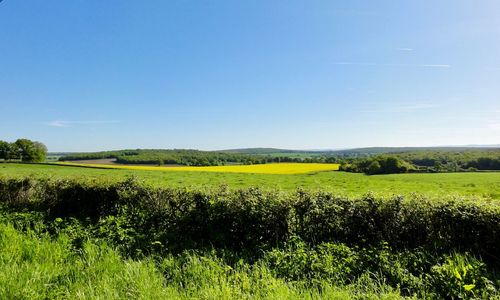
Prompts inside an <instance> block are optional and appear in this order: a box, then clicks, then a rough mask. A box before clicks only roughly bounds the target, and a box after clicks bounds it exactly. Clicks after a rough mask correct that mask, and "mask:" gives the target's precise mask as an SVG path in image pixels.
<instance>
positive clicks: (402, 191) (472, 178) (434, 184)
mask: <svg viewBox="0 0 500 300" xmlns="http://www.w3.org/2000/svg"><path fill="white" fill-rule="evenodd" d="M265 166H273V165H260V166H259V167H261V168H262V167H265ZM251 167H252V166H251ZM226 168H230V167H226ZM169 170H172V168H170V169H169ZM0 176H31V177H47V176H48V177H54V178H82V177H83V178H87V179H99V180H110V181H119V180H125V179H126V178H128V177H131V176H135V177H137V178H138V179H139V180H143V181H145V182H146V183H147V184H151V185H154V186H173V187H180V186H182V187H189V188H197V187H214V188H217V187H218V186H220V185H228V186H229V187H231V188H244V187H249V186H257V187H261V188H263V189H275V188H278V189H281V190H285V191H293V190H296V189H297V188H299V187H302V188H305V189H309V190H320V189H321V190H326V191H332V192H336V193H339V194H343V195H348V196H360V195H363V194H365V193H367V192H373V193H374V194H375V195H377V196H391V195H395V194H398V195H409V194H412V193H418V194H422V195H425V196H429V197H445V196H446V197H453V196H472V197H478V198H484V199H493V200H500V172H477V173H435V174H428V173H426V174H393V175H376V176H367V175H364V174H357V173H346V172H338V171H335V172H328V171H325V172H316V173H306V174H279V175H278V174H252V173H223V172H193V171H180V170H177V169H176V171H148V170H130V169H97V168H82V167H76V166H61V165H36V164H14V163H4V164H0Z"/></svg>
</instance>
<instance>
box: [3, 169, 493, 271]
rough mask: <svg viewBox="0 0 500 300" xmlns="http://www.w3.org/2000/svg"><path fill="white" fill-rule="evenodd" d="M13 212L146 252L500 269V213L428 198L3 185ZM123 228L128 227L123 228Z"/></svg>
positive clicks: (64, 183) (62, 183)
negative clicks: (92, 230) (407, 256)
mask: <svg viewBox="0 0 500 300" xmlns="http://www.w3.org/2000/svg"><path fill="white" fill-rule="evenodd" d="M0 202H1V203H2V204H3V206H4V207H9V208H13V209H16V210H19V209H30V210H38V211H43V212H44V213H45V214H46V215H47V216H48V217H49V218H58V217H75V218H78V219H81V220H88V221H89V222H98V221H100V220H102V219H103V218H105V217H108V216H115V217H116V218H114V219H113V220H114V221H113V222H114V223H113V224H111V225H110V226H116V228H117V229H116V230H122V229H123V228H126V229H127V230H129V231H130V232H133V235H134V237H133V238H134V239H135V243H136V245H135V247H139V248H140V247H142V248H144V250H145V251H147V248H148V247H150V246H151V245H152V244H153V243H155V242H159V243H161V244H162V245H163V246H164V247H167V248H168V249H170V250H175V249H179V250H181V249H186V248H193V247H195V248H198V247H199V248H203V247H220V248H229V249H234V250H245V251H252V250H255V249H265V248H267V247H272V246H276V245H279V244H282V243H283V242H286V241H288V240H289V238H290V237H292V236H293V237H299V238H301V239H302V240H304V241H305V242H307V243H309V244H310V245H317V244H320V243H323V242H342V243H346V244H347V245H360V246H363V247H365V246H370V245H380V243H383V242H385V243H388V245H390V246H391V247H393V248H399V249H411V248H425V249H431V250H432V251H443V252H449V251H455V250H457V251H468V252H471V253H474V254H476V255H480V256H482V257H483V258H484V259H485V260H486V261H490V262H494V263H495V264H498V259H499V258H498V253H500V209H499V207H500V205H498V204H495V203H486V202H473V201H465V200H460V199H455V200H435V199H433V200H428V199H425V198H421V197H418V196H413V197H410V198H403V197H394V198H392V199H378V198H374V197H373V196H370V195H367V196H365V197H363V198H360V199H348V198H345V197H340V196H336V195H333V194H330V193H323V192H314V193H313V192H306V191H301V190H299V191H297V192H296V193H283V192H279V191H275V192H263V191H262V190H260V189H256V188H250V189H246V190H228V189H226V188H221V189H219V190H215V191H214V190H207V191H203V190H187V189H172V188H152V187H147V186H144V185H140V184H137V183H136V182H134V181H132V180H131V181H126V182H122V183H99V182H93V181H90V180H89V181H83V180H80V181H70V180H33V179H9V178H0ZM118 220H119V221H118Z"/></svg>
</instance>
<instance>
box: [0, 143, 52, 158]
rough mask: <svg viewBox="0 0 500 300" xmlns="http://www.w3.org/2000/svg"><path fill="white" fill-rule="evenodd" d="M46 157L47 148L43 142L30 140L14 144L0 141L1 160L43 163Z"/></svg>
mask: <svg viewBox="0 0 500 300" xmlns="http://www.w3.org/2000/svg"><path fill="white" fill-rule="evenodd" d="M46 157H47V147H46V146H45V145H44V144H43V143H41V142H37V141H32V140H28V139H17V140H16V141H15V142H14V143H9V142H6V141H0V159H3V160H21V161H23V162H43V161H45V158H46Z"/></svg>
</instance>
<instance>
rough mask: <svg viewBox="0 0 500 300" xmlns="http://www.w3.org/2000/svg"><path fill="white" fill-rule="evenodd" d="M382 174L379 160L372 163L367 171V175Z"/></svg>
mask: <svg viewBox="0 0 500 300" xmlns="http://www.w3.org/2000/svg"><path fill="white" fill-rule="evenodd" d="M380 173H382V167H381V166H380V163H379V162H378V161H377V160H374V161H372V162H371V163H370V165H369V166H368V169H367V170H366V174H369V175H374V174H380Z"/></svg>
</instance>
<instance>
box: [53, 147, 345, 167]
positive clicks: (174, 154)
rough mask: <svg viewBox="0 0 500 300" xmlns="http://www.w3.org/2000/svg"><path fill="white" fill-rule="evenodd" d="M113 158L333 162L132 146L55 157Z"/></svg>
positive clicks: (160, 162)
mask: <svg viewBox="0 0 500 300" xmlns="http://www.w3.org/2000/svg"><path fill="white" fill-rule="evenodd" d="M105 158H114V159H116V162H118V163H122V164H156V165H165V164H167V165H168V164H176V165H186V166H221V165H227V164H244V165H253V164H266V163H280V162H297V163H298V162H300V163H316V162H323V163H336V162H337V161H336V159H334V158H325V157H290V156H286V155H283V156H274V155H259V154H246V153H233V152H222V151H201V150H191V149H169V150H167V149H136V150H118V151H102V152H89V153H72V154H69V155H64V156H62V157H60V158H59V160H60V161H75V160H91V159H105Z"/></svg>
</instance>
